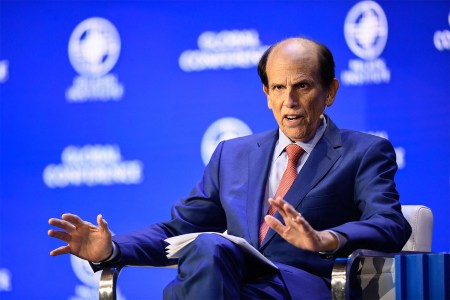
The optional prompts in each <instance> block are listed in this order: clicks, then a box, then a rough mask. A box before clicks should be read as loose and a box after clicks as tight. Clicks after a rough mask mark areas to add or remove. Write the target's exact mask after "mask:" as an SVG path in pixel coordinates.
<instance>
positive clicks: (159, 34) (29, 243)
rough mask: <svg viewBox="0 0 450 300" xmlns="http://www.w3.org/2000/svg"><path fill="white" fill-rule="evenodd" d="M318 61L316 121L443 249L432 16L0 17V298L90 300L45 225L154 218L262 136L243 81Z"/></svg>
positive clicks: (143, 6)
mask: <svg viewBox="0 0 450 300" xmlns="http://www.w3.org/2000/svg"><path fill="white" fill-rule="evenodd" d="M298 35H301V36H307V37H312V38H314V39H317V40H319V41H322V42H323V43H325V44H326V45H328V46H329V47H330V49H331V50H332V52H333V53H334V56H335V60H336V64H337V65H336V75H337V78H338V79H339V80H340V82H341V87H340V89H339V91H338V95H337V98H336V102H335V104H334V105H333V107H331V108H330V109H328V111H327V113H328V114H329V115H330V116H331V117H332V118H333V120H334V121H335V122H336V123H337V124H338V126H339V127H341V128H351V129H357V130H361V131H366V132H371V133H373V134H377V135H381V136H384V137H386V138H388V139H389V140H391V142H392V143H393V145H394V147H395V148H396V152H397V156H398V157H397V158H398V159H397V160H398V164H399V172H398V173H397V178H396V179H397V184H398V189H399V191H400V193H401V202H402V203H403V204H424V205H427V206H429V207H431V208H432V210H433V212H434V216H435V229H434V234H433V250H434V251H449V250H450V235H449V233H448V229H449V228H450V221H449V216H450V194H449V179H450V163H449V157H450V155H449V154H450V145H449V142H450V126H449V119H450V105H449V100H450V2H449V1H413V0H411V1H378V2H373V1H360V2H358V1H342V2H339V1H280V2H276V1H261V2H256V1H223V2H221V1H212V2H206V1H205V2H202V1H191V2H190V1H161V2H156V1H155V2H154V1H112V2H107V1H67V2H66V1H59V2H58V1H47V2H46V1H4V0H2V1H1V2H0V126H1V127H0V176H1V177H0V180H1V181H0V298H2V299H34V298H36V299H95V298H96V297H97V296H96V293H97V284H98V283H97V280H98V278H97V277H98V275H97V276H93V275H92V274H91V273H90V270H89V268H88V267H87V266H86V264H84V263H83V262H82V261H81V260H79V259H76V258H73V257H72V258H71V257H70V256H61V257H57V258H53V257H50V256H49V255H48V252H49V251H50V250H52V249H54V248H56V247H58V246H60V245H61V243H60V242H58V241H57V240H54V239H50V238H48V237H47V230H48V229H49V226H48V225H47V220H48V219H49V218H50V217H59V216H60V215H61V214H62V213H65V212H73V213H76V214H79V215H80V216H82V217H83V218H85V219H88V220H90V221H92V222H95V217H96V215H97V214H98V213H102V214H103V215H104V217H105V218H106V219H107V220H108V222H109V224H110V226H111V229H112V230H113V231H114V232H115V233H124V232H127V231H130V230H133V229H136V228H139V227H143V226H146V225H147V224H150V223H153V222H156V221H161V220H165V219H167V218H168V217H169V216H170V207H171V205H172V203H173V202H174V201H175V200H177V199H179V198H180V197H184V196H186V195H187V194H188V193H189V191H190V190H191V188H192V187H193V185H194V184H195V183H196V181H197V180H198V179H199V178H200V176H201V174H202V170H203V167H204V164H205V162H206V161H207V160H208V158H209V155H210V154H211V151H212V150H213V149H214V146H215V145H216V144H217V143H218V141H219V140H221V139H224V138H231V137H234V136H239V135H245V134H249V133H250V132H260V131H264V130H269V129H273V128H275V127H276V122H275V121H274V119H273V116H272V114H271V112H270V111H269V110H268V108H267V105H266V98H265V96H264V94H263V92H262V86H261V83H260V81H259V78H258V77H257V74H256V67H255V65H256V63H257V61H258V59H259V57H260V55H261V53H262V51H264V50H265V49H266V47H267V46H268V45H270V44H272V43H274V42H277V41H279V40H280V39H283V38H286V37H290V36H298ZM174 275H175V271H174V270H167V269H164V270H161V269H145V270H140V269H139V270H138V269H129V270H126V272H124V273H123V275H121V276H122V277H121V281H120V297H121V298H123V299H126V298H128V299H139V298H144V297H145V298H156V299H158V298H161V295H162V287H163V286H164V285H165V284H167V283H168V282H169V281H170V280H171V278H172V277H173V276H174Z"/></svg>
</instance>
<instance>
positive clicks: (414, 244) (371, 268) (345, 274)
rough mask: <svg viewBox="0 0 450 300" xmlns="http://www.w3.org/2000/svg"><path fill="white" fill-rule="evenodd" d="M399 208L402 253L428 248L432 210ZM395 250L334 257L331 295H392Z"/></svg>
mask: <svg viewBox="0 0 450 300" xmlns="http://www.w3.org/2000/svg"><path fill="white" fill-rule="evenodd" d="M402 212H403V214H404V216H405V218H406V219H407V220H408V222H409V223H410V225H411V227H412V234H411V237H410V238H409V240H408V242H407V243H406V245H405V246H404V248H403V251H406V252H402V253H420V252H429V251H431V236H432V231H433V214H432V212H431V209H429V208H428V207H425V206H422V205H403V206H402ZM395 254H396V253H383V252H378V251H372V250H364V249H361V250H357V251H355V252H354V253H352V254H351V255H350V256H349V257H347V258H339V259H337V260H336V262H335V265H334V267H333V272H332V280H331V291H332V296H333V299H350V298H364V299H378V298H379V299H393V298H395V282H394V278H395V264H394V256H395ZM120 271H121V269H120V268H105V269H103V271H102V274H101V277H100V283H99V299H100V300H116V283H117V278H118V276H119V273H120Z"/></svg>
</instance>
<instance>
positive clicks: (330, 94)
mask: <svg viewBox="0 0 450 300" xmlns="http://www.w3.org/2000/svg"><path fill="white" fill-rule="evenodd" d="M338 89H339V81H338V80H337V79H336V78H333V81H332V82H331V85H330V90H329V91H328V96H327V98H326V99H325V105H326V106H328V107H330V106H331V105H333V103H334V99H335V98H336V94H337V91H338Z"/></svg>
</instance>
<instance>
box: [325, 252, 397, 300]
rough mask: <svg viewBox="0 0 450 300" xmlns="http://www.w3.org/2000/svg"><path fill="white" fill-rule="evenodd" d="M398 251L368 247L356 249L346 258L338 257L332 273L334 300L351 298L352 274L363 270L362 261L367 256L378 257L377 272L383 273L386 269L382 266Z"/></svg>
mask: <svg viewBox="0 0 450 300" xmlns="http://www.w3.org/2000/svg"><path fill="white" fill-rule="evenodd" d="M396 254H397V253H387V252H380V251H374V250H368V249H359V250H356V251H354V252H353V253H352V254H351V255H350V256H348V257H344V258H337V259H336V261H335V263H334V266H333V271H332V273H331V293H332V298H333V299H334V300H343V299H350V296H351V295H350V291H351V287H353V285H354V279H352V278H351V275H352V274H355V273H356V272H357V271H361V269H362V268H360V262H361V261H363V260H364V259H366V258H377V265H378V266H381V268H380V267H378V268H377V267H375V273H376V274H378V275H379V274H381V272H383V271H384V270H385V268H383V267H382V266H383V265H385V263H386V260H391V263H392V262H393V259H394V257H395V255H396ZM372 271H373V270H372Z"/></svg>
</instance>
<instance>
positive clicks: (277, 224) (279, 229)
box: [264, 215, 285, 235]
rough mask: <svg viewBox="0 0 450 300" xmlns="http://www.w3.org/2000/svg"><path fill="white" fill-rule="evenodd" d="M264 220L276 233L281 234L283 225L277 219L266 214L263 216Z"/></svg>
mask: <svg viewBox="0 0 450 300" xmlns="http://www.w3.org/2000/svg"><path fill="white" fill-rule="evenodd" d="M264 221H266V223H267V225H269V227H270V228H272V229H273V230H275V231H276V232H277V233H278V234H280V235H281V234H282V233H283V231H284V228H285V227H284V226H283V224H282V223H281V222H280V221H279V220H277V219H276V218H274V217H273V216H271V215H266V216H265V217H264Z"/></svg>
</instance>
